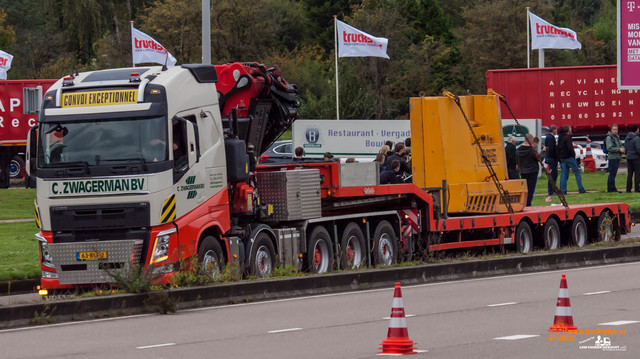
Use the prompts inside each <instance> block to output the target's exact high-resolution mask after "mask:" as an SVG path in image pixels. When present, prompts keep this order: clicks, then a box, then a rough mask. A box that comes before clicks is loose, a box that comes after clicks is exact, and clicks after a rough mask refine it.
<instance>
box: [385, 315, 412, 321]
mask: <svg viewBox="0 0 640 359" xmlns="http://www.w3.org/2000/svg"><path fill="white" fill-rule="evenodd" d="M415 316H416V315H415V314H405V316H404V317H405V318H411V317H415ZM389 319H391V317H384V318H382V320H389Z"/></svg>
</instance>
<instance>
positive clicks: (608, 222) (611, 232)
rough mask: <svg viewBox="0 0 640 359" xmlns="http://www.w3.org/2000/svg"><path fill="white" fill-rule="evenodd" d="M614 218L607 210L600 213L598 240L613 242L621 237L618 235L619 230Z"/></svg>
mask: <svg viewBox="0 0 640 359" xmlns="http://www.w3.org/2000/svg"><path fill="white" fill-rule="evenodd" d="M614 219H615V218H614V217H613V215H611V214H610V213H609V212H607V211H604V212H602V213H601V214H600V217H598V227H597V228H596V230H597V234H598V236H597V238H598V242H611V241H613V240H618V239H620V237H619V236H616V232H617V231H616V228H615V225H614V224H613V221H614Z"/></svg>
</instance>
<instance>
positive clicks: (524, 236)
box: [516, 222, 533, 254]
mask: <svg viewBox="0 0 640 359" xmlns="http://www.w3.org/2000/svg"><path fill="white" fill-rule="evenodd" d="M532 246H533V235H532V234H531V227H530V226H529V223H527V222H520V224H518V228H517V229H516V247H517V248H518V252H520V253H522V254H527V253H529V252H531V247H532Z"/></svg>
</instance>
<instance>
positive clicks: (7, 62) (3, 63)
mask: <svg viewBox="0 0 640 359" xmlns="http://www.w3.org/2000/svg"><path fill="white" fill-rule="evenodd" d="M11 60H13V55H11V54H8V53H6V52H4V51H2V50H0V80H6V79H7V71H9V69H10V68H11Z"/></svg>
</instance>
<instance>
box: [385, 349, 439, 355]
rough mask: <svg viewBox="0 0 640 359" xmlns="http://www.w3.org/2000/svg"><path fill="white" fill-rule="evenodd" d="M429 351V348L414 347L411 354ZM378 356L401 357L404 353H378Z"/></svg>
mask: <svg viewBox="0 0 640 359" xmlns="http://www.w3.org/2000/svg"><path fill="white" fill-rule="evenodd" d="M426 352H428V350H425V349H413V352H411V353H410V354H420V353H426ZM377 355H378V356H390V357H399V356H401V355H404V354H387V353H378V354H377Z"/></svg>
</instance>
